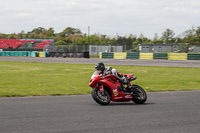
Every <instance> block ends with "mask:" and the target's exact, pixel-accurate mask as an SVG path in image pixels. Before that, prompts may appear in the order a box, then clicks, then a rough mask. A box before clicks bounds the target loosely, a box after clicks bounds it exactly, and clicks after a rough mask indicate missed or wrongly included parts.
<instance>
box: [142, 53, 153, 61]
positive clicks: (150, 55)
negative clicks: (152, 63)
mask: <svg viewBox="0 0 200 133" xmlns="http://www.w3.org/2000/svg"><path fill="white" fill-rule="evenodd" d="M140 59H145V60H152V59H153V53H140Z"/></svg>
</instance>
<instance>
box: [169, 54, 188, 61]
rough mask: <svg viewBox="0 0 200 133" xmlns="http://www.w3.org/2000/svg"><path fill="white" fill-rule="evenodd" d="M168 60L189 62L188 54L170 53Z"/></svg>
mask: <svg viewBox="0 0 200 133" xmlns="http://www.w3.org/2000/svg"><path fill="white" fill-rule="evenodd" d="M168 60H187V53H168Z"/></svg>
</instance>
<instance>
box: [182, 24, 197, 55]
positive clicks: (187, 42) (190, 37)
mask: <svg viewBox="0 0 200 133" xmlns="http://www.w3.org/2000/svg"><path fill="white" fill-rule="evenodd" d="M183 36H184V38H183V43H182V44H181V45H180V49H181V50H182V51H185V52H188V51H189V47H191V46H193V45H195V41H196V38H195V37H196V30H195V29H194V27H192V28H191V29H189V30H186V31H185V32H184V33H183Z"/></svg>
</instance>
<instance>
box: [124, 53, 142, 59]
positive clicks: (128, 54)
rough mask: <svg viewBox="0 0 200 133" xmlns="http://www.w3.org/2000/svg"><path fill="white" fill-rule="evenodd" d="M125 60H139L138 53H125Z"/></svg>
mask: <svg viewBox="0 0 200 133" xmlns="http://www.w3.org/2000/svg"><path fill="white" fill-rule="evenodd" d="M126 58H127V59H139V58H140V53H127V56H126Z"/></svg>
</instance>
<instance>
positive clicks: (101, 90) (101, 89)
mask: <svg viewBox="0 0 200 133" xmlns="http://www.w3.org/2000/svg"><path fill="white" fill-rule="evenodd" d="M98 87H99V90H100V92H101V94H102V95H104V88H103V85H101V86H98Z"/></svg>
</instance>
